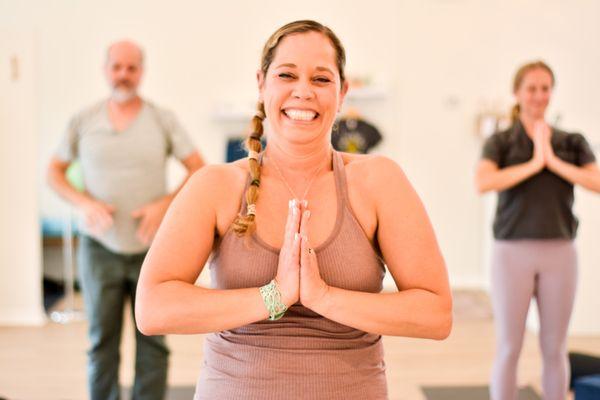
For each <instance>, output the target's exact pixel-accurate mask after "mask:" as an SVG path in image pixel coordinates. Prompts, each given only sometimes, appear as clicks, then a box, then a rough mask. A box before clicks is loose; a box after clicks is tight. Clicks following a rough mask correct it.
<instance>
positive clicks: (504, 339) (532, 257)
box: [490, 239, 577, 400]
mask: <svg viewBox="0 0 600 400" xmlns="http://www.w3.org/2000/svg"><path fill="white" fill-rule="evenodd" d="M576 281H577V253H576V250H575V244H574V242H573V241H572V240H563V239H550V240H496V241H495V242H494V246H493V256H492V306H493V309H494V318H495V326H496V341H497V347H496V357H495V360H494V366H493V371H492V382H491V388H490V395H491V398H492V400H516V399H517V363H518V361H519V354H520V352H521V347H522V344H523V336H524V333H525V322H526V319H527V311H528V310H529V303H530V301H531V298H532V297H535V298H536V303H537V306H538V313H539V318H540V347H541V350H542V359H543V371H542V389H543V392H544V393H543V394H544V399H545V400H564V399H565V397H566V395H567V391H568V388H569V368H568V358H567V343H566V342H567V329H568V326H569V319H570V317H571V310H572V308H573V301H574V297H575V287H576Z"/></svg>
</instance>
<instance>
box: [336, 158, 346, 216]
mask: <svg viewBox="0 0 600 400" xmlns="http://www.w3.org/2000/svg"><path fill="white" fill-rule="evenodd" d="M333 176H334V178H335V187H336V192H337V198H338V204H339V206H340V208H343V207H345V206H346V204H347V203H348V182H347V180H346V169H345V168H344V160H343V159H342V155H341V154H340V153H339V152H338V151H336V150H333Z"/></svg>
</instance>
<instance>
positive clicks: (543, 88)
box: [515, 68, 552, 119]
mask: <svg viewBox="0 0 600 400" xmlns="http://www.w3.org/2000/svg"><path fill="white" fill-rule="evenodd" d="M551 95H552V76H551V75H550V73H549V72H548V71H546V70H545V69H543V68H535V69H533V70H531V71H529V72H527V73H526V74H525V76H524V77H523V81H522V82H521V85H520V86H519V87H518V88H517V90H516V91H515V97H516V99H517V103H518V104H519V105H520V106H521V111H520V112H521V114H524V115H527V116H528V117H530V118H533V119H541V118H544V113H545V112H546V108H547V107H548V103H550V96H551Z"/></svg>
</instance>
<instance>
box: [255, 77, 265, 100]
mask: <svg viewBox="0 0 600 400" xmlns="http://www.w3.org/2000/svg"><path fill="white" fill-rule="evenodd" d="M256 83H257V84H258V93H259V95H258V101H259V102H261V103H262V102H263V87H264V86H265V74H264V72H262V70H260V69H259V70H258V71H256Z"/></svg>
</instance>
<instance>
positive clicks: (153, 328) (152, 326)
mask: <svg viewBox="0 0 600 400" xmlns="http://www.w3.org/2000/svg"><path fill="white" fill-rule="evenodd" d="M158 315H159V313H157V312H152V307H151V306H150V304H148V301H147V300H146V299H145V298H144V296H140V295H138V296H136V302H135V324H136V327H137V329H138V330H139V331H140V332H141V333H142V334H144V335H146V336H154V335H161V334H163V332H162V329H161V327H160V321H158V320H157V318H156V317H157V316H158Z"/></svg>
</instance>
